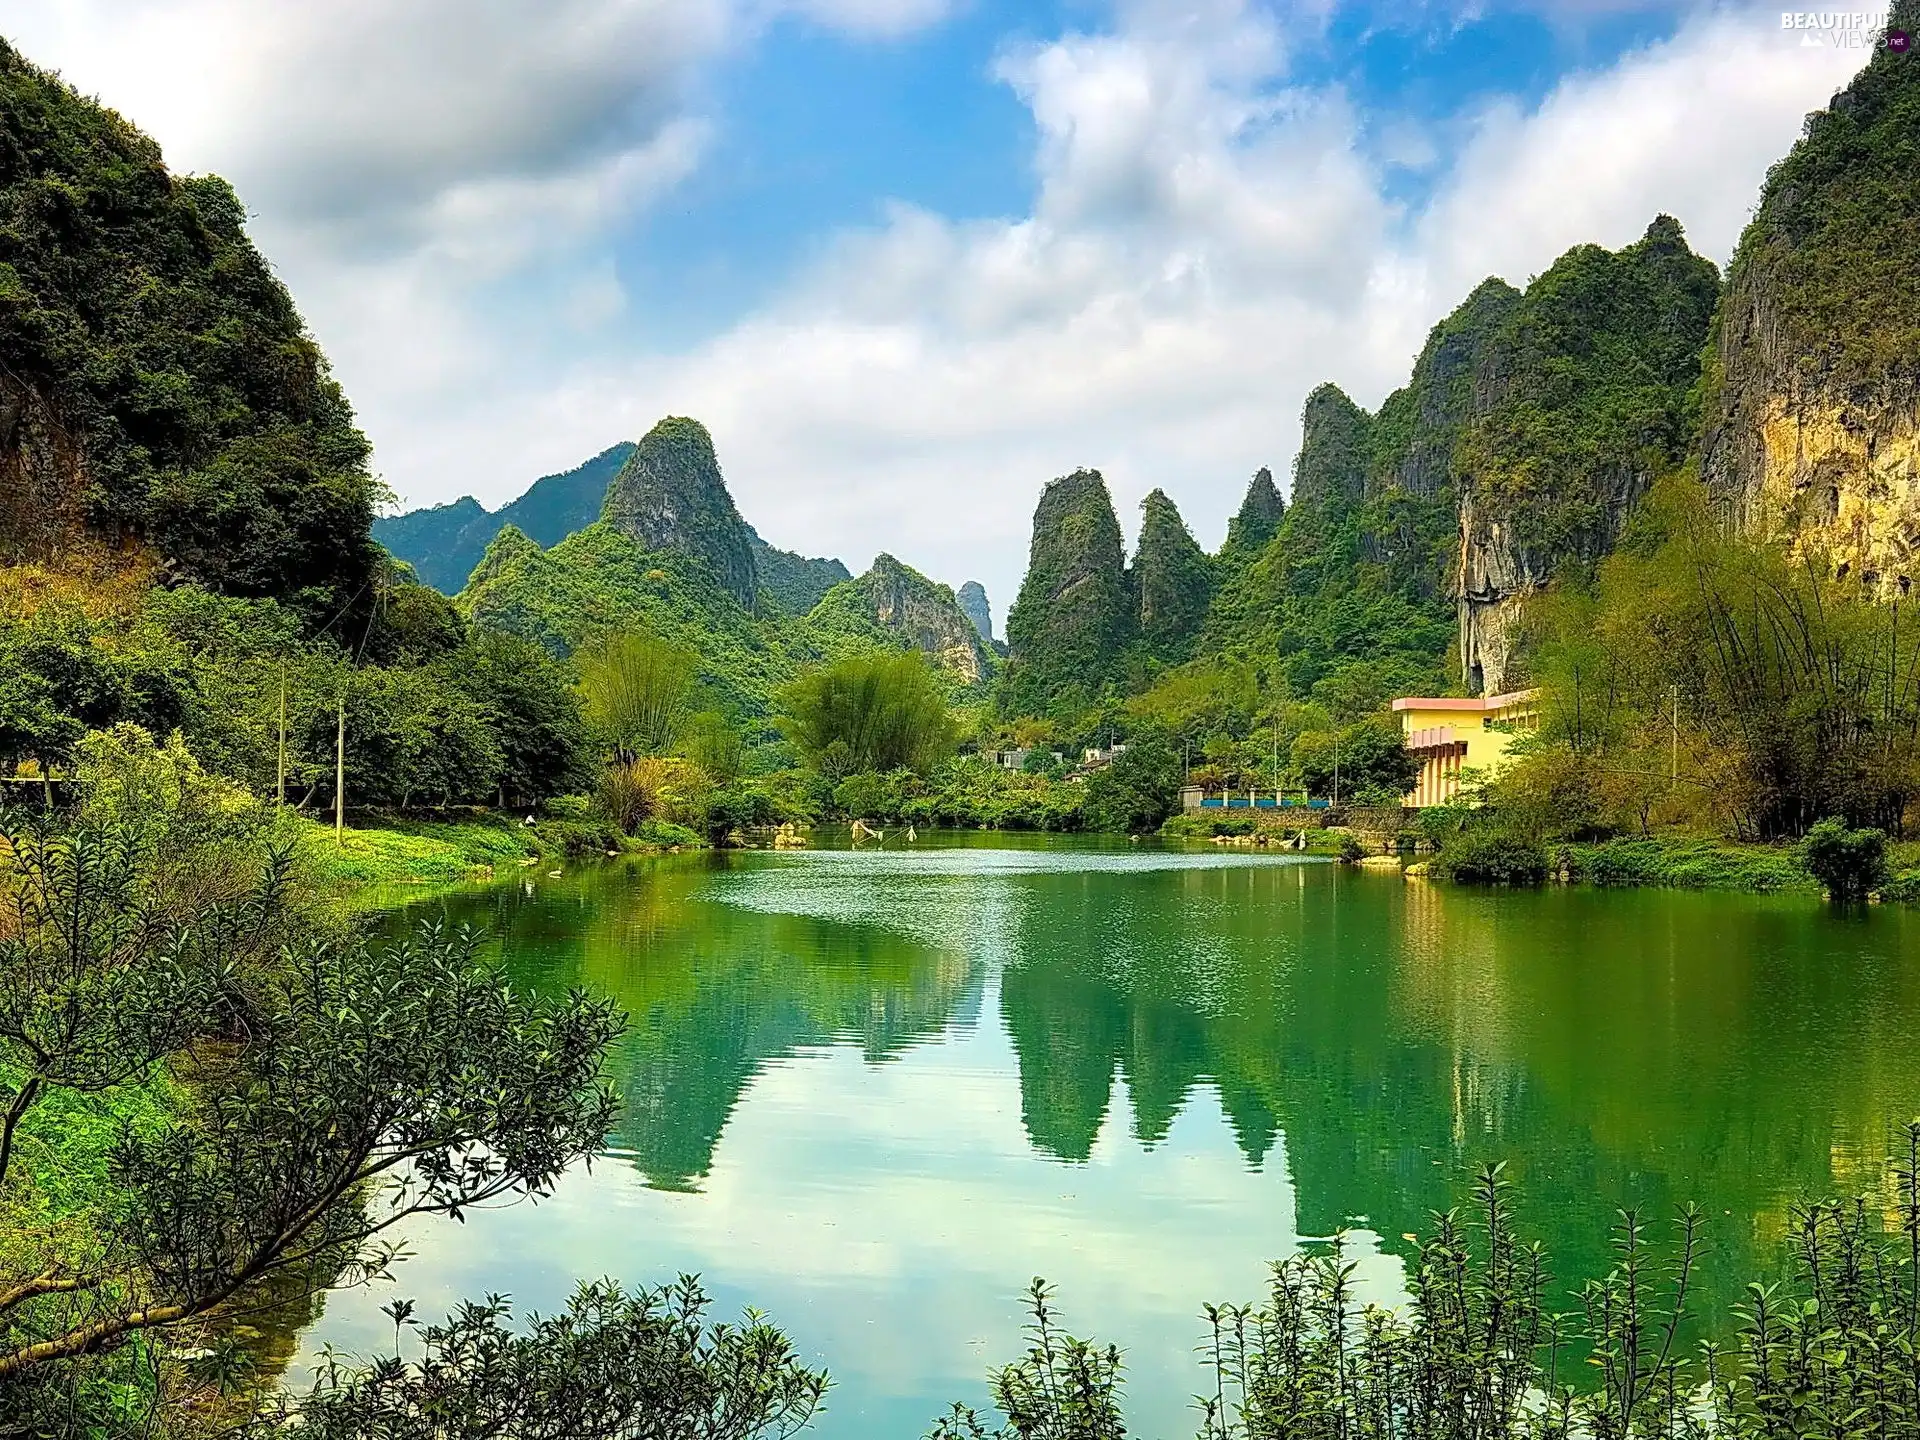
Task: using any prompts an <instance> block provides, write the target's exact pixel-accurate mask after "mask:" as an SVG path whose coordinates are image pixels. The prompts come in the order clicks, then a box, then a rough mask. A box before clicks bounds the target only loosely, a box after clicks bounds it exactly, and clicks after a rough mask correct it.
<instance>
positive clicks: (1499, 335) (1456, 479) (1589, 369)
mask: <svg viewBox="0 0 1920 1440" xmlns="http://www.w3.org/2000/svg"><path fill="white" fill-rule="evenodd" d="M1718 298H1719V275H1718V272H1717V271H1716V270H1715V269H1714V267H1713V265H1712V264H1711V263H1710V262H1708V261H1706V260H1703V259H1701V258H1700V257H1699V256H1697V255H1695V254H1694V253H1693V252H1692V251H1691V250H1690V249H1688V247H1687V243H1686V239H1685V236H1684V235H1683V234H1682V233H1681V230H1680V226H1679V224H1678V222H1676V221H1675V220H1673V219H1672V218H1671V217H1670V216H1665V215H1662V216H1660V217H1658V218H1657V219H1656V220H1655V221H1654V222H1653V224H1651V225H1650V226H1648V228H1647V232H1646V235H1645V236H1644V237H1643V238H1642V239H1641V240H1639V241H1638V242H1637V243H1635V244H1633V245H1629V246H1627V247H1626V248H1625V249H1623V250H1619V251H1608V250H1604V249H1602V248H1600V247H1599V246H1597V245H1582V246H1578V247H1576V248H1575V249H1573V250H1570V251H1568V252H1567V253H1566V254H1565V255H1563V256H1561V257H1560V259H1559V260H1557V261H1556V262H1554V264H1553V265H1552V266H1551V267H1550V268H1549V269H1548V270H1547V271H1546V272H1545V273H1543V274H1542V275H1540V276H1538V277H1537V278H1536V279H1535V280H1534V281H1533V282H1532V284H1530V285H1529V286H1528V287H1527V289H1526V292H1525V294H1523V295H1522V296H1521V297H1520V299H1519V300H1518V301H1517V302H1516V303H1513V304H1512V305H1511V306H1510V307H1509V308H1508V309H1507V310H1506V313H1505V314H1504V315H1503V316H1502V317H1501V319H1500V320H1499V322H1498V324H1497V325H1495V326H1494V328H1493V329H1492V331H1491V333H1490V334H1488V335H1487V336H1486V337H1485V339H1484V341H1483V343H1482V346H1481V348H1480V353H1479V357H1478V362H1477V365H1476V368H1475V373H1474V375H1473V378H1472V386H1471V390H1472V398H1471V402H1470V408H1469V418H1468V419H1467V421H1466V423H1465V425H1464V426H1462V427H1461V429H1460V431H1459V433H1458V437H1457V438H1456V440H1455V442H1454V445H1453V451H1452V459H1451V468H1452V485H1453V490H1454V496H1455V502H1456V504H1457V506H1458V513H1459V562H1458V563H1459V569H1458V571H1457V575H1456V581H1455V592H1454V593H1455V595H1456V597H1457V601H1458V607H1459V620H1460V663H1461V670H1462V678H1463V680H1464V682H1465V684H1466V685H1467V687H1468V688H1469V689H1471V690H1473V691H1475V692H1478V693H1482V694H1495V693H1499V692H1501V691H1504V690H1508V689H1511V688H1513V687H1514V686H1515V685H1517V684H1518V683H1520V682H1521V680H1522V679H1523V678H1524V677H1523V676H1522V674H1521V673H1520V671H1519V669H1518V668H1517V667H1516V666H1515V664H1514V659H1515V657H1514V640H1515V622H1516V621H1517V619H1518V617H1519V614H1520V611H1521V609H1522V607H1523V606H1524V604H1525V601H1526V598H1527V596H1529V595H1531V594H1532V593H1534V592H1535V591H1537V590H1538V589H1539V588H1540V587H1541V586H1543V585H1545V584H1546V583H1547V581H1548V580H1550V579H1551V578H1552V576H1553V574H1554V573H1555V571H1557V570H1558V569H1560V568H1561V567H1562V566H1563V565H1566V564H1569V563H1573V564H1590V563H1592V562H1594V561H1596V560H1598V559H1600V558H1601V557H1602V556H1604V555H1606V554H1607V553H1608V552H1610V551H1611V550H1612V548H1613V545H1614V543H1615V541H1616V540H1617V539H1618V537H1619V534H1620V531H1621V528H1622V526H1623V525H1624V524H1625V523H1626V518H1627V515H1628V512H1629V511H1630V510H1631V509H1632V507H1633V504H1634V502H1635V501H1636V500H1638V499H1639V497H1640V496H1641V495H1642V494H1643V493H1644V492H1645V490H1646V488H1647V487H1648V486H1649V485H1650V484H1651V483H1652V482H1653V479H1654V477H1655V476H1657V475H1659V474H1660V473H1662V472H1663V471H1665V470H1668V469H1671V468H1672V467H1674V466H1676V465H1678V464H1679V463H1681V461H1682V460H1683V459H1684V458H1685V456H1686V454H1687V452H1688V450H1689V448H1690V446H1691V443H1692V438H1693V433H1694V413H1693V410H1692V393H1693V389H1694V379H1695V377H1696V376H1697V375H1698V373H1699V366H1700V353H1701V350H1702V348H1703V347H1704V345H1705V343H1706V338H1707V332H1708V328H1709V325H1710V322H1711V318H1712V315H1713V310H1714V306H1715V304H1716V303H1717V301H1718Z"/></svg>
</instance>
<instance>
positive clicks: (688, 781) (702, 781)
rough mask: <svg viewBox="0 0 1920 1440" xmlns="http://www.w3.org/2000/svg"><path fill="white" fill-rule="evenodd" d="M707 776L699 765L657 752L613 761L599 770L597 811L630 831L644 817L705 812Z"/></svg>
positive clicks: (677, 817) (674, 817) (676, 818)
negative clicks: (657, 753)
mask: <svg viewBox="0 0 1920 1440" xmlns="http://www.w3.org/2000/svg"><path fill="white" fill-rule="evenodd" d="M707 788H708V782H707V777H706V776H705V775H703V774H702V773H701V772H700V770H699V769H698V767H696V766H693V765H691V764H689V763H688V762H687V761H685V760H680V759H676V758H672V757H667V756H660V755H641V756H638V757H636V758H635V759H632V760H628V761H624V762H622V761H615V762H614V763H613V764H611V765H609V766H607V767H606V769H604V770H602V771H601V772H600V786H599V790H598V792H597V793H596V795H595V803H596V805H597V806H598V808H599V811H600V814H601V815H602V816H603V817H604V818H605V819H607V820H608V821H609V822H611V823H612V824H614V825H616V826H618V827H619V828H620V829H621V830H624V831H625V832H627V833H628V834H629V835H631V834H633V833H634V832H635V831H636V830H638V829H639V827H640V824H641V822H642V821H644V820H673V821H675V822H676V823H678V822H681V821H684V820H687V819H690V818H694V817H695V815H696V814H700V813H704V805H705V794H706V790H707Z"/></svg>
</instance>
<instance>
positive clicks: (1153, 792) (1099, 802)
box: [1086, 731, 1181, 834]
mask: <svg viewBox="0 0 1920 1440" xmlns="http://www.w3.org/2000/svg"><path fill="white" fill-rule="evenodd" d="M1180 770H1181V765H1180V752H1179V751H1178V750H1177V749H1175V748H1174V746H1173V745H1172V744H1171V742H1169V741H1168V740H1167V738H1166V737H1165V736H1164V735H1161V734H1159V733H1158V732H1154V731H1146V732H1143V733H1139V734H1136V735H1134V736H1132V737H1131V738H1130V739H1129V740H1128V741H1127V748H1126V749H1125V750H1124V751H1122V752H1121V753H1120V754H1119V755H1116V756H1115V757H1114V759H1113V762H1112V763H1111V764H1109V765H1108V766H1106V767H1105V768H1104V769H1102V770H1098V771H1096V772H1095V773H1094V774H1093V775H1092V776H1091V777H1090V778H1089V779H1088V780H1087V803H1086V816H1087V828H1088V829H1090V830H1104V831H1109V832H1112V833H1115V834H1119V833H1123V832H1124V833H1127V834H1140V833H1141V832H1143V831H1148V830H1157V829H1159V828H1160V822H1161V821H1163V820H1165V819H1166V818H1167V816H1169V815H1171V814H1172V813H1173V809H1174V806H1175V805H1177V804H1178V803H1179V801H1180V779H1181V775H1180Z"/></svg>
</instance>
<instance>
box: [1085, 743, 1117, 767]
mask: <svg viewBox="0 0 1920 1440" xmlns="http://www.w3.org/2000/svg"><path fill="white" fill-rule="evenodd" d="M1126 753H1127V747H1126V742H1124V741H1122V742H1121V743H1120V744H1118V745H1109V746H1107V748H1106V749H1104V750H1102V749H1099V748H1098V747H1095V748H1094V749H1091V750H1086V751H1083V752H1081V755H1080V768H1081V769H1082V770H1099V769H1103V768H1104V767H1106V766H1108V765H1111V764H1112V763H1113V762H1114V761H1115V760H1116V759H1118V758H1119V757H1120V756H1122V755H1124V754H1126Z"/></svg>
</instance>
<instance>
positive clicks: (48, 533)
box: [0, 369, 87, 563]
mask: <svg viewBox="0 0 1920 1440" xmlns="http://www.w3.org/2000/svg"><path fill="white" fill-rule="evenodd" d="M86 489H87V487H86V452H85V450H84V448H83V447H82V445H81V444H80V442H79V440H78V439H76V438H75V437H74V435H73V434H72V432H71V431H69V430H68V429H67V427H66V426H65V425H64V424H62V423H61V421H60V418H59V416H58V415H57V414H56V413H55V411H54V408H53V406H52V405H51V404H50V403H49V402H48V400H47V398H46V396H45V395H44V394H42V393H41V392H40V391H39V390H38V389H37V388H35V387H32V386H29V385H27V384H25V383H24V382H23V381H20V380H16V379H14V378H13V377H12V376H9V375H8V374H7V373H6V371H5V370H4V369H0V563H6V562H9V561H18V560H25V559H34V558H45V557H50V556H53V555H56V554H58V553H59V552H60V551H62V550H64V549H66V548H67V547H68V546H70V545H72V544H74V543H75V542H76V541H78V540H79V539H80V538H81V537H82V536H83V535H84V534H85V533H86V511H85V507H84V505H83V503H82V497H83V496H84V495H85V494H86Z"/></svg>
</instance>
